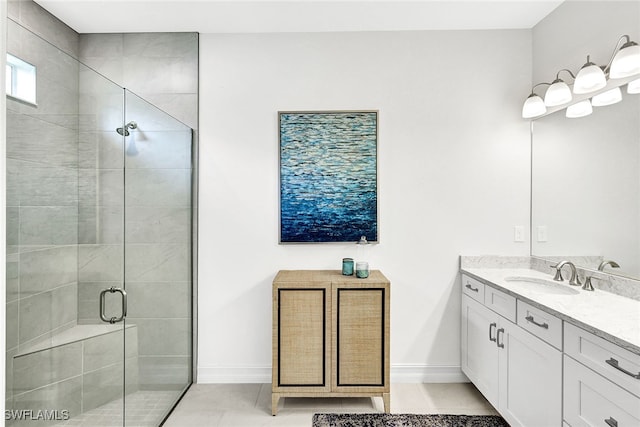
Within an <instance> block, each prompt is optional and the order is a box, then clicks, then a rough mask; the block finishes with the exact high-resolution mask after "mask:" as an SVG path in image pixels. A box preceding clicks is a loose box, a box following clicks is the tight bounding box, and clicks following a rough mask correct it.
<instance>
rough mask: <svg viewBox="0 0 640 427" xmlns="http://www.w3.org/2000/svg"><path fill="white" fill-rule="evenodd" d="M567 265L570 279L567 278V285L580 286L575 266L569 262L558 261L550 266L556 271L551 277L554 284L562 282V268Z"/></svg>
mask: <svg viewBox="0 0 640 427" xmlns="http://www.w3.org/2000/svg"><path fill="white" fill-rule="evenodd" d="M565 265H568V266H569V267H570V268H571V277H570V278H569V284H570V285H571V286H580V285H581V284H582V283H580V279H579V278H578V271H577V270H576V266H575V264H574V263H572V262H571V261H560V262H559V263H558V264H556V265H552V266H551V268H555V269H556V275H555V276H554V277H553V280H555V281H556V282H562V281H563V280H564V279H563V277H562V267H564V266H565Z"/></svg>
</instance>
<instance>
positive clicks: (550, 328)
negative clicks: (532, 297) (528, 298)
mask: <svg viewBox="0 0 640 427" xmlns="http://www.w3.org/2000/svg"><path fill="white" fill-rule="evenodd" d="M517 314H518V321H517V324H518V326H520V327H521V328H523V329H526V330H527V331H529V332H531V333H532V334H533V335H535V336H537V337H538V338H540V339H541V340H543V341H546V342H548V343H549V344H551V345H552V346H554V347H555V348H557V349H558V350H560V351H562V320H560V319H558V318H557V317H556V316H554V315H552V314H549V313H547V312H546V311H543V310H540V309H538V308H535V307H534V306H532V305H530V304H527V303H526V302H524V301H521V300H518V310H517Z"/></svg>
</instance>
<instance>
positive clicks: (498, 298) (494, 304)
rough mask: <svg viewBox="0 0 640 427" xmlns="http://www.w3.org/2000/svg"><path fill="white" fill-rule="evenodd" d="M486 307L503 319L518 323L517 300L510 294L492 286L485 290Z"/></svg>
mask: <svg viewBox="0 0 640 427" xmlns="http://www.w3.org/2000/svg"><path fill="white" fill-rule="evenodd" d="M484 305H486V306H487V307H489V308H490V309H491V310H493V311H495V312H496V313H498V314H499V315H501V316H502V317H505V318H507V319H509V320H511V321H512V322H513V323H516V299H515V297H512V296H511V295H509V294H506V293H504V292H502V291H499V290H497V289H495V288H492V287H491V286H486V287H485V290H484Z"/></svg>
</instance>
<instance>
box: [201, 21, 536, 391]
mask: <svg viewBox="0 0 640 427" xmlns="http://www.w3.org/2000/svg"><path fill="white" fill-rule="evenodd" d="M200 67H201V69H200V130H201V137H200V138H201V139H200V141H201V142H200V165H201V166H200V225H199V227H200V236H199V238H200V243H199V251H200V252H199V254H200V255H199V270H198V274H199V298H198V299H199V315H198V322H199V342H198V345H199V347H198V381H199V382H241V381H246V382H251V381H255V382H258V381H264V382H270V381H271V379H270V372H271V371H270V367H271V281H272V280H273V277H274V275H275V274H276V272H277V271H278V270H279V269H316V268H324V269H326V268H331V269H338V268H339V267H340V262H341V261H340V260H341V258H342V257H344V256H349V255H352V254H353V250H354V246H355V245H352V244H348V245H347V244H338V245H285V246H280V245H278V209H279V206H278V127H277V123H278V117H277V112H278V111H279V110H325V109H333V110H335V109H378V110H379V111H380V115H379V125H380V126H379V152H378V155H379V203H380V209H379V211H380V212H379V213H380V244H379V245H377V246H376V247H375V248H373V251H372V255H371V260H370V261H371V264H372V267H373V268H379V269H381V270H382V271H383V273H385V274H386V275H387V276H388V277H389V278H390V280H391V282H392V305H391V337H392V338H391V363H392V380H393V381H421V380H456V379H461V378H462V377H461V376H460V374H459V364H460V360H459V320H458V318H459V300H460V292H459V290H458V288H459V284H458V282H459V278H458V277H459V276H458V256H459V255H460V254H490V253H496V254H507V255H528V254H529V245H528V243H527V242H524V243H514V242H513V226H514V225H522V226H524V227H525V229H527V228H528V226H527V225H528V223H529V160H530V159H529V124H528V122H526V121H523V120H522V119H521V118H520V112H521V106H522V102H523V99H524V98H525V97H526V95H527V93H528V90H529V88H530V84H531V32H530V31H528V30H514V31H432V32H395V33H394V32H386V33H333V34H330V33H325V34H269V35H265V34H251V35H217V34H202V35H201V37H200ZM527 240H528V236H527Z"/></svg>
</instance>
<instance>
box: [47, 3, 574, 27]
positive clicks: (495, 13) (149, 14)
mask: <svg viewBox="0 0 640 427" xmlns="http://www.w3.org/2000/svg"><path fill="white" fill-rule="evenodd" d="M35 1H36V2H37V3H38V4H40V5H41V6H43V7H44V8H45V9H47V10H48V11H49V12H51V13H52V14H54V15H55V16H57V17H58V18H60V19H61V20H62V21H64V22H65V23H66V24H67V25H69V26H70V27H72V28H73V29H74V30H76V31H77V32H79V33H111V32H118V33H120V32H181V31H196V32H200V33H272V32H330V31H411V30H476V29H523V28H524V29H528V28H532V27H533V26H535V25H536V24H537V23H538V22H539V21H540V20H542V19H543V18H544V17H545V16H547V15H548V14H549V13H550V12H551V11H553V10H554V9H555V8H556V7H558V5H560V4H561V3H562V1H563V0H499V1H483V0H466V1H458V0H409V1H393V0H386V1H382V0H377V1H375V0H374V1H371V0H342V1H338V0H284V1H271V0H252V1H249V0H226V1H220V0H35Z"/></svg>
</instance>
